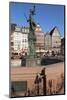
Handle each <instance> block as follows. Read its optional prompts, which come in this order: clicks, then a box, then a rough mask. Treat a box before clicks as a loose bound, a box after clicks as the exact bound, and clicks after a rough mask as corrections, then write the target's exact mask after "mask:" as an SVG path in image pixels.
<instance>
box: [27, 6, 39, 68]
mask: <svg viewBox="0 0 67 100" xmlns="http://www.w3.org/2000/svg"><path fill="white" fill-rule="evenodd" d="M34 15H36V14H35V5H34V6H33V9H30V10H29V17H28V19H27V18H26V19H27V22H28V23H29V33H28V44H29V52H28V57H27V59H26V66H27V67H35V66H36V65H37V64H36V63H37V57H36V35H35V29H36V26H37V25H36V23H35V21H34Z"/></svg>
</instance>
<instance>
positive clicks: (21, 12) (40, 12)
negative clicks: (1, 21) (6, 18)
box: [9, 2, 64, 37]
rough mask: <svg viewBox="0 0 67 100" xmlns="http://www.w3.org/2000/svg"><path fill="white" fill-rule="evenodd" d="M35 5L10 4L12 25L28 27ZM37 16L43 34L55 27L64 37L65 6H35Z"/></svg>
mask: <svg viewBox="0 0 67 100" xmlns="http://www.w3.org/2000/svg"><path fill="white" fill-rule="evenodd" d="M33 5H34V4H30V3H19V2H17V3H16V2H10V5H9V9H10V23H15V24H17V25H18V26H21V27H22V26H28V24H29V23H28V22H27V21H26V18H25V15H26V16H27V19H28V18H29V10H30V9H31V8H33ZM35 9H36V12H35V13H36V15H35V16H34V20H35V22H36V23H39V24H40V26H41V28H42V30H43V32H44V33H46V32H50V31H51V30H52V29H53V28H54V27H55V26H57V27H58V29H59V31H60V35H61V37H64V5H50V4H35Z"/></svg>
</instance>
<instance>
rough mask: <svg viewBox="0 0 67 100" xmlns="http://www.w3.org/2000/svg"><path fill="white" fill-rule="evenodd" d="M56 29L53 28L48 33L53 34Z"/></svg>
mask: <svg viewBox="0 0 67 100" xmlns="http://www.w3.org/2000/svg"><path fill="white" fill-rule="evenodd" d="M56 28H57V27H56V26H55V27H54V28H53V29H52V30H51V31H50V35H52V34H53V32H54V30H55V29H56Z"/></svg>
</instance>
